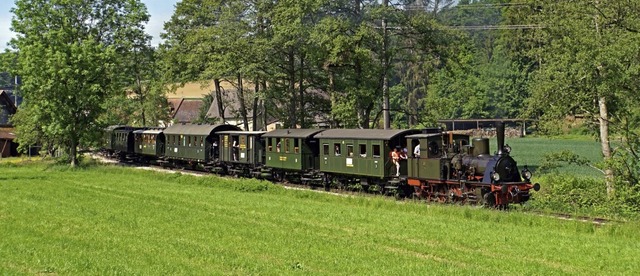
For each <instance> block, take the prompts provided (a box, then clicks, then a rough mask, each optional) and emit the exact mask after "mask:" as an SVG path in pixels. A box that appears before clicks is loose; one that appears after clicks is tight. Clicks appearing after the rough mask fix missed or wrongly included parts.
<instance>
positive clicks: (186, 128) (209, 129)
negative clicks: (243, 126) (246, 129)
mask: <svg viewBox="0 0 640 276" xmlns="http://www.w3.org/2000/svg"><path fill="white" fill-rule="evenodd" d="M224 130H240V128H238V127H237V126H232V125H209V124H205V125H195V124H175V125H172V126H170V127H168V128H166V129H165V130H164V134H184V135H207V136H208V135H210V134H211V133H213V132H214V131H224Z"/></svg>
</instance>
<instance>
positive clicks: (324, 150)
mask: <svg viewBox="0 0 640 276" xmlns="http://www.w3.org/2000/svg"><path fill="white" fill-rule="evenodd" d="M322 154H324V155H329V144H322Z"/></svg>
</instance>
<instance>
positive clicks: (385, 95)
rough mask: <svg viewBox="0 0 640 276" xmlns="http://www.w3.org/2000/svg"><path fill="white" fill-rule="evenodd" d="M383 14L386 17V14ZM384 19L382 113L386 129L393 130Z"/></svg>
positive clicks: (387, 1) (383, 22) (384, 21)
mask: <svg viewBox="0 0 640 276" xmlns="http://www.w3.org/2000/svg"><path fill="white" fill-rule="evenodd" d="M382 4H383V7H384V8H385V9H386V8H387V7H388V6H389V0H383V1H382ZM383 14H385V15H386V12H384V13H383ZM385 15H383V17H382V71H383V72H382V74H383V75H382V112H383V114H384V116H383V117H384V129H390V128H391V117H390V115H389V78H388V72H387V71H389V54H388V51H387V49H388V47H389V45H388V38H387V19H386V17H385Z"/></svg>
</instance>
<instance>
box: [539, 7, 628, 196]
mask: <svg viewBox="0 0 640 276" xmlns="http://www.w3.org/2000/svg"><path fill="white" fill-rule="evenodd" d="M612 2H615V4H610V3H606V4H605V3H604V2H601V1H599V0H576V1H560V2H557V1H544V2H543V3H542V4H541V5H542V14H543V15H542V19H543V20H544V22H543V23H544V25H545V26H546V28H545V29H544V30H543V32H544V33H545V37H546V38H548V40H547V41H546V44H545V45H544V46H542V47H543V50H544V52H543V54H542V56H541V65H540V70H539V71H538V72H537V73H536V79H535V83H534V85H535V87H536V90H534V91H533V93H534V94H533V97H532V98H531V105H529V106H531V107H532V110H531V113H533V114H539V115H540V116H541V118H542V119H543V120H546V121H554V120H561V119H562V118H564V117H565V116H566V115H569V114H582V115H586V117H587V118H589V119H591V120H592V122H594V123H595V124H597V126H598V128H599V131H598V137H599V138H600V142H601V148H602V155H603V157H604V160H605V169H604V172H605V179H606V185H607V193H608V194H609V195H610V196H611V195H613V192H614V181H615V180H616V179H615V177H616V175H615V170H614V168H613V167H612V165H611V162H612V158H613V157H614V152H613V151H612V147H611V144H610V141H609V140H610V139H609V135H610V133H616V131H619V130H624V129H625V128H627V126H629V125H634V124H635V119H634V116H637V114H636V113H635V112H633V109H632V108H631V107H633V106H637V104H636V103H635V99H636V98H637V94H636V93H637V91H638V88H639V87H640V82H639V81H638V79H639V78H640V60H639V59H638V58H637V57H638V56H640V50H639V49H638V48H637V45H639V44H640V35H638V32H639V31H640V27H639V26H640V18H639V17H638V15H639V14H640V3H638V1H612ZM541 102H544V103H546V104H544V105H540V104H536V103H541ZM636 118H637V117H636ZM630 122H631V123H630ZM631 138H632V137H631ZM631 140H632V141H633V140H634V139H633V138H632V139H631ZM632 149H633V148H629V150H632ZM618 176H620V175H618Z"/></svg>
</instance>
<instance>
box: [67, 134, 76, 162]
mask: <svg viewBox="0 0 640 276" xmlns="http://www.w3.org/2000/svg"><path fill="white" fill-rule="evenodd" d="M70 142H71V145H70V146H69V157H70V158H71V164H69V165H70V166H71V167H72V168H73V167H76V166H77V165H78V141H77V139H76V137H75V135H74V134H72V135H71V141H70Z"/></svg>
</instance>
